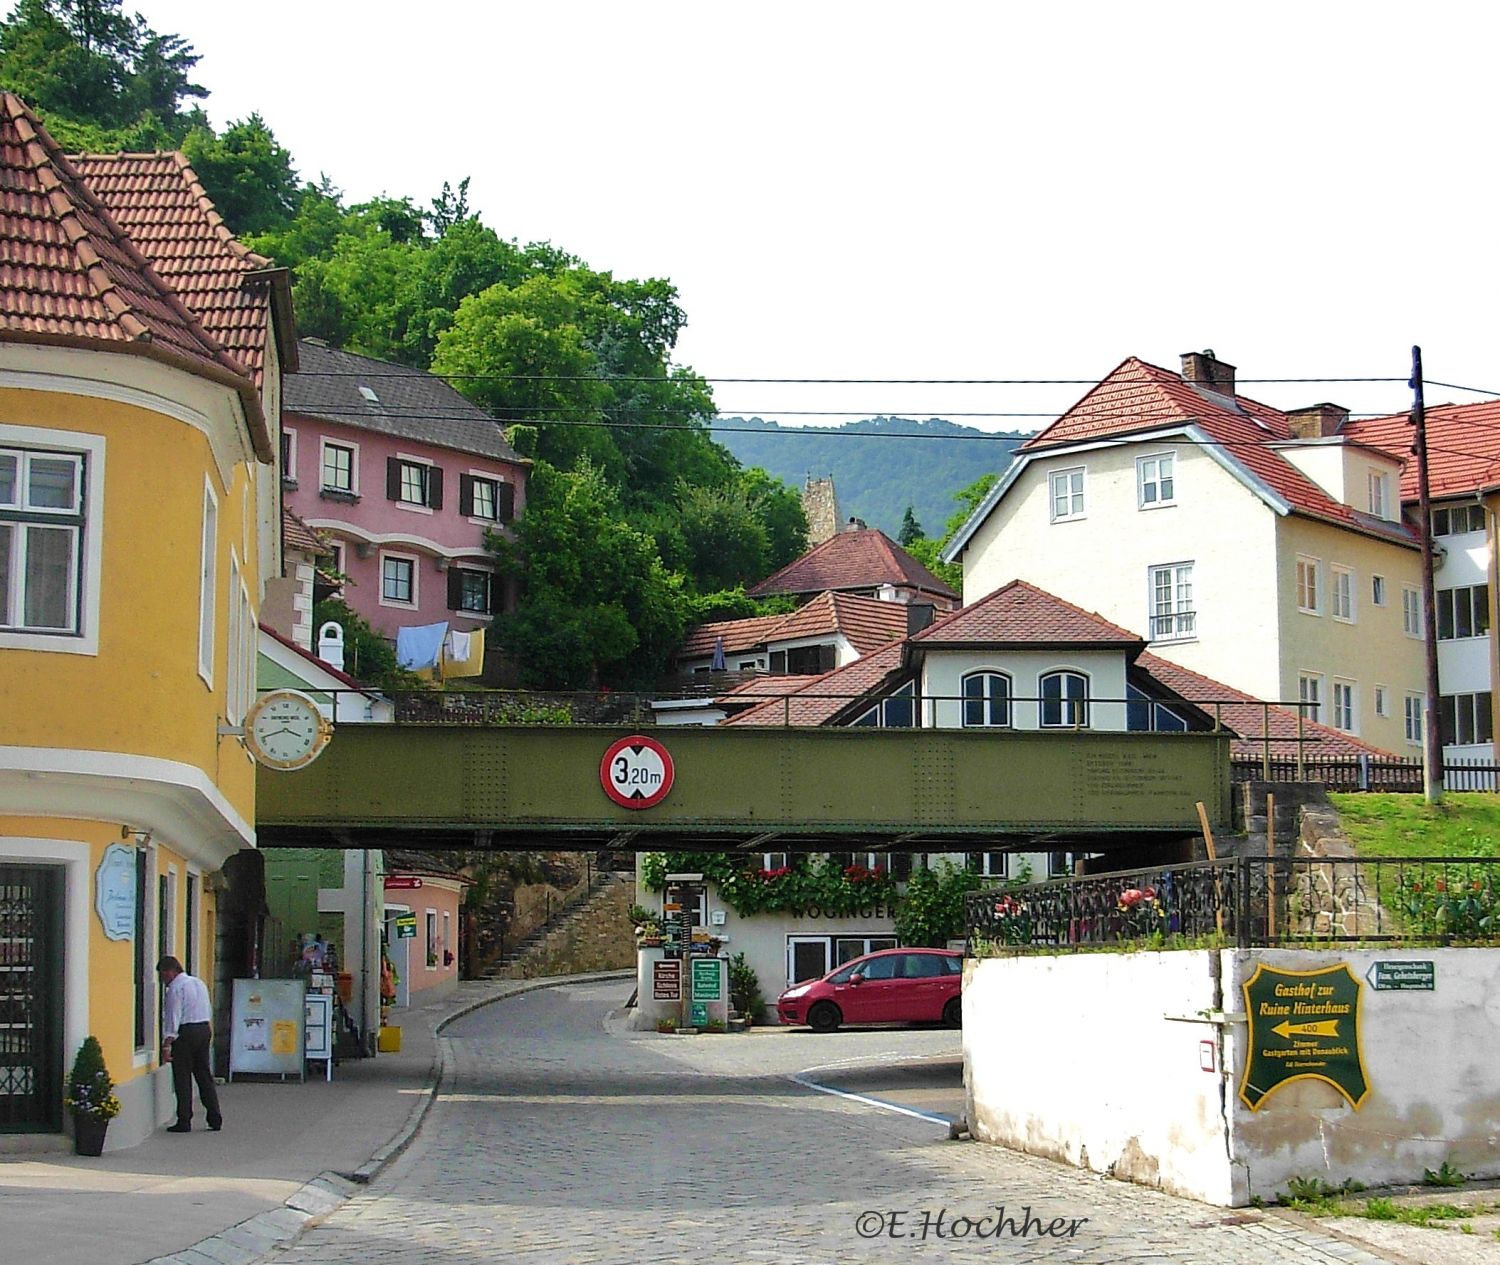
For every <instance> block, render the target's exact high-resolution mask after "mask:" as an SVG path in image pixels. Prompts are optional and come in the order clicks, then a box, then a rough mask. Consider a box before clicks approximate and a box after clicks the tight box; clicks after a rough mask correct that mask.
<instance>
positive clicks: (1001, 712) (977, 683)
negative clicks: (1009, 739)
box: [963, 672, 1011, 729]
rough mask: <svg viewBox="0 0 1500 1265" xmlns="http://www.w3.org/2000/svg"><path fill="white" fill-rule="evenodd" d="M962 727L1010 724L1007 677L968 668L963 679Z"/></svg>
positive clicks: (1008, 681) (976, 727)
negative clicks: (972, 670)
mask: <svg viewBox="0 0 1500 1265" xmlns="http://www.w3.org/2000/svg"><path fill="white" fill-rule="evenodd" d="M963 695H964V728H965V729H989V728H1002V729H1008V728H1010V723H1011V721H1010V695H1011V689H1010V677H1008V676H1006V675H1005V673H1004V672H970V673H969V675H968V676H966V677H964V680H963Z"/></svg>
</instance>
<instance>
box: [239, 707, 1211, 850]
mask: <svg viewBox="0 0 1500 1265" xmlns="http://www.w3.org/2000/svg"><path fill="white" fill-rule="evenodd" d="M637 735H639V736H643V737H645V738H647V739H648V740H650V741H652V742H654V743H657V744H659V745H660V748H661V749H662V750H663V751H664V752H665V753H666V766H667V768H668V769H669V771H668V772H667V773H666V774H665V776H664V777H656V778H655V780H654V781H653V780H652V778H653V776H654V775H653V774H652V773H651V772H650V770H651V769H654V768H661V767H662V763H661V761H660V759H659V758H652V757H648V758H647V764H646V765H645V766H643V767H645V768H646V770H647V771H646V772H645V773H644V774H642V777H643V786H644V789H645V791H647V792H649V794H646V795H643V800H645V799H655V800H656V801H657V802H654V803H652V804H651V806H649V807H634V808H632V807H624V806H622V805H621V804H618V803H616V802H614V800H613V799H612V798H611V796H610V795H609V794H608V793H607V792H606V789H605V783H606V782H607V781H608V780H609V779H610V777H611V776H612V775H611V772H610V770H611V768H612V767H617V761H615V760H613V759H612V760H611V761H610V762H608V763H606V761H605V757H606V755H607V754H609V753H610V751H611V748H612V746H614V745H615V744H617V743H618V742H619V740H621V739H624V738H627V737H631V736H637ZM624 751H625V757H626V759H627V761H629V760H631V759H633V758H634V755H635V754H636V753H637V752H638V751H639V747H638V746H636V747H627V748H625V749H624ZM653 759H654V761H655V762H653ZM663 782H665V783H666V785H667V789H666V792H665V794H659V792H660V790H661V788H662V784H663ZM1200 801H1201V802H1202V803H1203V804H1204V805H1205V807H1206V809H1207V812H1208V817H1209V821H1210V823H1211V824H1212V825H1213V826H1214V828H1215V829H1227V827H1228V824H1229V818H1230V765H1229V735H1228V734H1226V733H1223V732H1218V733H1119V732H1094V731H1087V730H1081V731H1075V730H1066V731H1008V730H979V729H972V730H953V729H864V728H859V729H847V728H845V729H830V728H823V729H818V728H769V727H767V728H751V727H740V728H732V729H724V728H714V727H707V728H699V727H694V726H674V727H665V728H649V729H627V728H618V727H609V726H525V727H522V726H516V727H509V726H485V727H479V726H467V725H453V726H444V725H429V724H399V723H398V724H345V725H340V726H339V727H338V728H337V731H336V733H335V734H334V737H333V739H332V741H331V742H330V744H329V746H328V748H327V749H326V750H325V751H324V753H323V754H322V755H321V756H320V757H319V758H318V759H317V760H316V761H314V762H313V763H312V764H311V765H309V766H307V767H306V768H304V769H301V770H298V771H296V772H290V773H288V772H276V771H272V770H269V769H265V768H262V769H260V771H259V773H258V787H257V813H256V816H257V833H258V837H259V842H260V844H261V846H263V847H278V846H283V847H334V848H381V847H391V846H397V845H399V846H405V847H424V848H494V849H496V850H542V849H546V850H558V851H562V850H574V851H593V850H597V849H599V848H605V847H609V848H616V849H628V850H633V851H651V850H675V851H692V850H712V851H723V850H727V849H730V848H744V849H746V850H754V851H760V850H768V851H769V850H774V851H778V852H781V851H792V852H796V851H809V852H821V851H829V850H846V849H849V848H851V847H852V848H858V849H861V850H875V851H878V850H895V851H912V852H941V851H965V850H973V849H984V850H1004V849H1020V848H1046V847H1049V846H1063V844H1064V841H1066V842H1067V843H1068V844H1070V845H1071V846H1073V847H1077V846H1078V841H1081V840H1086V841H1088V846H1089V847H1090V848H1091V849H1093V850H1096V851H1109V850H1111V849H1112V848H1115V847H1121V846H1126V845H1136V844H1140V843H1142V842H1146V841H1151V840H1155V839H1167V838H1180V837H1182V836H1185V835H1191V834H1196V833H1197V832H1198V830H1199V822H1198V813H1197V807H1196V805H1197V804H1198V803H1199V802H1200ZM636 802H642V801H636Z"/></svg>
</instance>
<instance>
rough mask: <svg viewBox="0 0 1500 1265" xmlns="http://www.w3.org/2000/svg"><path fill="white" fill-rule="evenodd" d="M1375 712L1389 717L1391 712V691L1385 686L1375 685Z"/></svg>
mask: <svg viewBox="0 0 1500 1265" xmlns="http://www.w3.org/2000/svg"><path fill="white" fill-rule="evenodd" d="M1375 714H1376V715H1377V716H1383V717H1386V718H1387V719H1389V717H1390V714H1391V691H1390V689H1389V688H1388V687H1387V686H1384V685H1377V686H1376V687H1375Z"/></svg>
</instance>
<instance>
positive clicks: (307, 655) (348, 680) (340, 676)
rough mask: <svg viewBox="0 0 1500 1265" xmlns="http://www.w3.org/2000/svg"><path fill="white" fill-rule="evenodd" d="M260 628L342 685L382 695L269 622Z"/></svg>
mask: <svg viewBox="0 0 1500 1265" xmlns="http://www.w3.org/2000/svg"><path fill="white" fill-rule="evenodd" d="M260 630H261V632H263V633H265V635H266V636H267V637H270V638H272V639H273V640H274V641H278V642H280V643H281V644H282V645H283V646H285V647H286V648H287V649H288V650H291V651H294V652H295V653H296V654H297V655H298V656H300V657H301V658H303V659H306V660H307V662H308V663H310V664H311V665H312V666H313V667H315V668H317V669H318V670H319V671H321V672H325V673H327V674H328V675H329V676H331V677H332V678H333V679H334V680H335V681H338V682H339V683H340V684H341V685H343V686H345V687H346V688H348V689H351V690H358V691H359V692H360V693H361V694H364V695H367V696H368V697H370V698H379V697H380V691H379V690H373V689H371V688H370V687H369V686H368V685H362V684H360V682H358V681H356V680H355V679H354V678H353V677H352V676H350V675H349V674H348V673H347V672H345V671H344V670H343V669H342V668H336V667H334V666H333V665H332V664H331V663H324V662H323V660H322V659H320V658H318V656H317V655H315V654H313V652H312V651H311V650H309V649H307V647H306V646H299V645H298V644H297V643H296V642H295V641H293V640H292V639H291V638H290V637H283V636H282V635H281V634H280V633H279V632H277V631H276V630H275V629H274V628H272V627H271V626H270V625H269V624H262V625H261V626H260ZM309 684H310V685H312V686H313V687H314V688H316V686H317V683H315V682H309Z"/></svg>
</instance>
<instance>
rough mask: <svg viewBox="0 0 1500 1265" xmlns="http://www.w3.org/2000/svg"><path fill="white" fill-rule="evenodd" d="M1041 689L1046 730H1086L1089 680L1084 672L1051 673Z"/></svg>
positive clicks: (1043, 678)
mask: <svg viewBox="0 0 1500 1265" xmlns="http://www.w3.org/2000/svg"><path fill="white" fill-rule="evenodd" d="M1041 687H1042V690H1041V693H1042V726H1043V728H1047V729H1058V728H1074V729H1083V728H1087V726H1088V723H1089V704H1088V697H1089V679H1088V677H1086V676H1084V675H1083V673H1081V672H1048V673H1047V674H1046V675H1045V676H1043V677H1042V679H1041Z"/></svg>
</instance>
